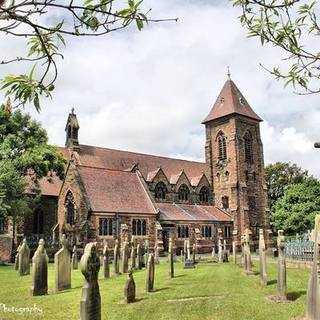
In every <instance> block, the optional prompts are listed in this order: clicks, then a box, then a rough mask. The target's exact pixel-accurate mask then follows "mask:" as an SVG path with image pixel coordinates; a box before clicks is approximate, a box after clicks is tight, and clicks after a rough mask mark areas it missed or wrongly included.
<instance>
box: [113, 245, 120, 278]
mask: <svg viewBox="0 0 320 320" xmlns="http://www.w3.org/2000/svg"><path fill="white" fill-rule="evenodd" d="M119 259H120V248H119V240H118V239H116V241H115V245H114V249H113V269H114V274H115V275H118V274H119Z"/></svg>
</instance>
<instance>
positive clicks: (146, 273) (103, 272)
mask: <svg viewBox="0 0 320 320" xmlns="http://www.w3.org/2000/svg"><path fill="white" fill-rule="evenodd" d="M312 236H313V237H314V239H316V238H317V234H315V232H313V234H312ZM263 240H264V239H263V237H262V236H261V235H260V243H259V248H260V256H259V255H255V254H254V255H251V252H250V246H249V244H250V233H249V232H247V233H246V234H244V236H243V237H242V252H238V253H237V255H236V262H237V263H235V261H234V255H233V254H232V253H231V254H230V255H228V258H229V259H228V260H229V262H223V261H225V260H223V259H222V257H224V256H225V255H224V253H225V252H224V246H223V245H221V244H220V245H219V252H218V253H217V255H216V256H215V257H212V256H211V255H202V256H201V258H200V256H199V255H195V256H194V255H193V252H192V254H191V252H190V250H189V246H188V245H186V247H187V248H188V249H187V251H188V252H186V254H185V257H186V258H183V256H175V257H173V254H172V252H173V250H172V241H170V247H169V257H161V258H160V259H159V258H158V257H157V254H156V258H155V257H154V255H153V253H151V252H149V253H148V252H146V253H145V255H144V257H143V261H146V260H148V264H147V268H145V267H142V266H139V264H140V263H139V260H142V259H141V256H140V257H139V256H138V257H136V255H135V253H134V252H133V250H131V252H130V253H129V250H128V248H127V247H128V244H127V243H124V244H123V246H122V250H119V247H118V248H117V247H116V248H114V249H113V250H112V249H110V248H106V247H104V248H103V251H102V252H103V255H102V256H100V257H99V255H98V254H97V252H96V247H95V244H94V243H90V244H88V245H87V246H86V249H85V252H84V255H83V256H82V258H81V261H80V262H79V263H77V259H75V257H74V255H69V253H66V252H64V250H65V249H66V239H65V238H64V237H62V239H61V243H62V248H61V250H60V251H59V252H58V253H57V254H56V255H55V264H53V263H49V264H48V269H47V270H48V273H47V274H46V266H47V260H46V257H45V251H44V250H43V249H44V248H43V244H42V242H41V241H40V245H39V247H38V250H37V255H36V259H33V267H32V268H31V271H33V270H32V269H33V268H34V269H37V275H35V274H34V273H32V272H31V274H28V270H27V272H24V274H25V273H27V274H26V275H23V276H20V275H19V274H20V271H21V269H23V270H25V263H24V262H23V260H22V258H24V259H25V257H23V256H24V255H25V254H26V255H27V254H28V251H27V250H26V248H23V249H22V248H20V251H19V253H20V258H18V259H17V262H18V263H17V264H16V266H13V265H7V266H1V267H0V279H1V283H2V286H1V291H0V302H1V305H0V307H1V308H0V319H38V318H39V319H48V320H50V319H79V314H80V309H81V305H82V309H81V310H82V311H81V315H82V316H81V319H100V318H99V316H96V317H95V316H93V314H94V315H97V314H98V313H99V299H98V300H97V295H96V292H97V291H96V290H97V287H99V290H100V296H101V319H121V320H123V319H128V320H129V319H130V320H131V319H132V320H134V319H137V320H138V319H139V320H140V319H148V320H149V319H217V320H218V319H224V320H227V319H230V320H231V319H232V320H237V319H239V320H240V319H241V320H244V319H248V320H249V319H250V320H251V319H257V320H258V319H261V320H262V319H279V320H280V319H310V320H313V319H318V318H317V317H313V316H314V315H315V313H314V314H312V312H313V311H312V310H311V311H310V310H309V311H310V312H311V313H310V316H309V318H302V317H303V316H304V315H305V314H306V312H307V310H306V309H308V306H309V307H310V306H311V307H312V306H313V305H314V304H313V303H311V304H310V303H309V304H308V303H307V300H308V301H312V299H313V298H312V296H313V295H315V296H317V294H318V293H319V292H318V290H319V288H318V279H317V269H316V268H315V266H316V264H314V265H313V266H314V267H313V270H312V269H311V271H310V268H297V267H296V266H291V264H290V265H289V266H287V267H286V263H285V259H284V258H285V256H284V255H283V253H284V251H283V250H284V239H283V236H282V233H281V232H279V236H278V243H277V244H278V249H279V259H277V258H273V257H270V256H268V257H267V258H266V252H265V243H264V241H263ZM23 245H24V244H23ZM139 251H142V250H141V249H140V247H138V248H136V250H135V252H139ZM107 252H108V254H107ZM156 252H157V250H155V253H156ZM146 255H147V256H148V257H146ZM129 256H130V259H129ZM113 257H116V261H117V263H116V264H114V261H111V260H114V259H113ZM119 257H120V260H118V258H119ZM42 258H44V259H43V260H42ZM110 258H111V259H110ZM132 258H134V260H135V262H136V264H135V266H136V268H135V270H134V271H133V272H132V275H131V272H130V268H131V267H132ZM194 258H195V259H196V260H197V261H198V263H196V266H195V268H185V266H186V264H187V263H186V261H183V260H184V259H186V260H191V261H192V260H193V259H194ZM158 259H159V263H154V262H157V260H158ZM173 260H175V262H174V263H173ZM100 261H101V265H100V268H99V264H100ZM314 261H317V256H315V260H314ZM62 262H63V263H66V264H64V265H61V263H62ZM140 262H141V261H140ZM311 262H312V261H311ZM68 263H69V265H68ZM188 263H190V261H188ZM27 264H28V263H27ZM117 264H119V266H118V265H117ZM191 264H192V263H191ZM35 265H36V267H35ZM311 265H312V263H311V264H310V266H311ZM88 266H89V267H88ZM128 266H129V267H128ZM69 267H70V269H71V287H69V285H68V284H69V283H70V279H69V278H68V272H65V271H68V270H69ZM140 267H141V269H139V268H140ZM81 268H82V269H81ZM118 268H119V269H118ZM123 268H124V269H123ZM127 268H128V269H127ZM15 269H17V270H15ZM98 269H99V274H98V278H97V279H96V278H95V275H97V272H98ZM57 270H60V272H57ZM61 270H62V271H61ZM117 270H119V272H120V273H119V275H115V271H117ZM123 271H125V273H127V274H125V273H123ZM260 271H262V272H260ZM33 272H35V271H33ZM82 273H84V274H82ZM128 273H129V275H128ZM59 274H60V277H59ZM61 274H63V275H64V277H61ZM47 275H48V278H46V276H47ZM84 275H86V278H87V282H86V281H84ZM310 275H311V276H310ZM153 276H154V278H153ZM279 277H280V278H279ZM46 279H48V282H47V284H48V286H47V287H48V290H47V291H46ZM128 279H131V280H128ZM132 279H134V285H133V287H132ZM308 279H309V288H311V289H309V290H308ZM95 280H98V281H95ZM153 280H154V281H153ZM312 281H314V282H312ZM277 282H278V283H277ZM63 283H64V285H62V284H63ZM97 283H98V285H97ZM280 283H282V284H283V285H282V286H280V288H279V286H278V284H280ZM31 284H33V285H32V290H31V291H30V288H31ZM43 284H45V285H43ZM310 284H311V287H310ZM125 288H126V290H125ZM314 288H315V291H314ZM43 290H44V291H43ZM132 290H133V291H135V297H134V296H133V297H132ZM36 291H37V292H36ZM124 291H126V292H124ZM129 291H130V292H129ZM307 291H308V292H309V298H308V299H307V295H308V293H307ZM46 292H47V294H44V295H42V294H43V293H46ZM38 294H39V295H38ZM91 294H93V295H91ZM128 294H129V295H131V299H130V297H129V299H128ZM281 295H283V296H282V297H281ZM90 296H91V297H95V299H93V300H91V299H89V297H90ZM282 298H283V299H282ZM127 299H128V300H127ZM309 299H311V300H309ZM316 300H317V299H316ZM316 300H314V301H316ZM80 301H81V302H80ZM92 302H94V303H92ZM128 302H133V303H128ZM11 307H15V310H11V309H10V308H11ZM28 307H29V308H31V307H35V308H36V309H34V310H33V311H32V312H31V314H30V313H29V311H28V310H26V309H24V308H28ZM19 308H21V309H19ZM35 310H36V311H35ZM13 311H14V312H13ZM309 311H308V312H309ZM316 312H317V311H316ZM88 314H91V317H86V316H87V315H88Z"/></svg>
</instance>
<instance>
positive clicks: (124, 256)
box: [121, 241, 129, 273]
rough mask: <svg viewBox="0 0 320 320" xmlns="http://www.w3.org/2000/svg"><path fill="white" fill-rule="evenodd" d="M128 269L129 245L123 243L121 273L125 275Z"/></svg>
mask: <svg viewBox="0 0 320 320" xmlns="http://www.w3.org/2000/svg"><path fill="white" fill-rule="evenodd" d="M128 268H129V244H128V242H127V241H125V242H124V243H123V247H122V268H121V271H122V273H127V272H128Z"/></svg>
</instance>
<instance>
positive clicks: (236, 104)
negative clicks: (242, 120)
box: [202, 78, 262, 124]
mask: <svg viewBox="0 0 320 320" xmlns="http://www.w3.org/2000/svg"><path fill="white" fill-rule="evenodd" d="M231 114H240V115H242V116H245V117H248V118H251V119H254V120H257V121H262V119H261V118H260V117H259V116H258V115H257V114H256V113H255V112H254V111H253V110H252V108H251V107H250V105H249V103H248V102H247V100H246V99H245V97H244V96H243V95H242V93H241V92H240V90H239V89H238V88H237V86H236V85H235V83H234V82H233V81H232V80H231V79H230V78H229V79H228V80H227V81H226V83H225V84H224V86H223V88H222V90H221V92H220V94H219V96H218V98H217V100H216V102H215V103H214V105H213V107H212V109H211V111H210V112H209V114H208V115H207V117H206V118H205V119H204V120H203V121H202V123H203V124H205V123H207V122H209V121H212V120H215V119H218V118H221V117H225V116H228V115H231Z"/></svg>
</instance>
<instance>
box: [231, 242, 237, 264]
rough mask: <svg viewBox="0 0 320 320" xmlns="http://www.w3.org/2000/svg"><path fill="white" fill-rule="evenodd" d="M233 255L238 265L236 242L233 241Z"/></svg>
mask: <svg viewBox="0 0 320 320" xmlns="http://www.w3.org/2000/svg"><path fill="white" fill-rule="evenodd" d="M232 255H233V262H234V264H237V245H236V242H235V241H232Z"/></svg>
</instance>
